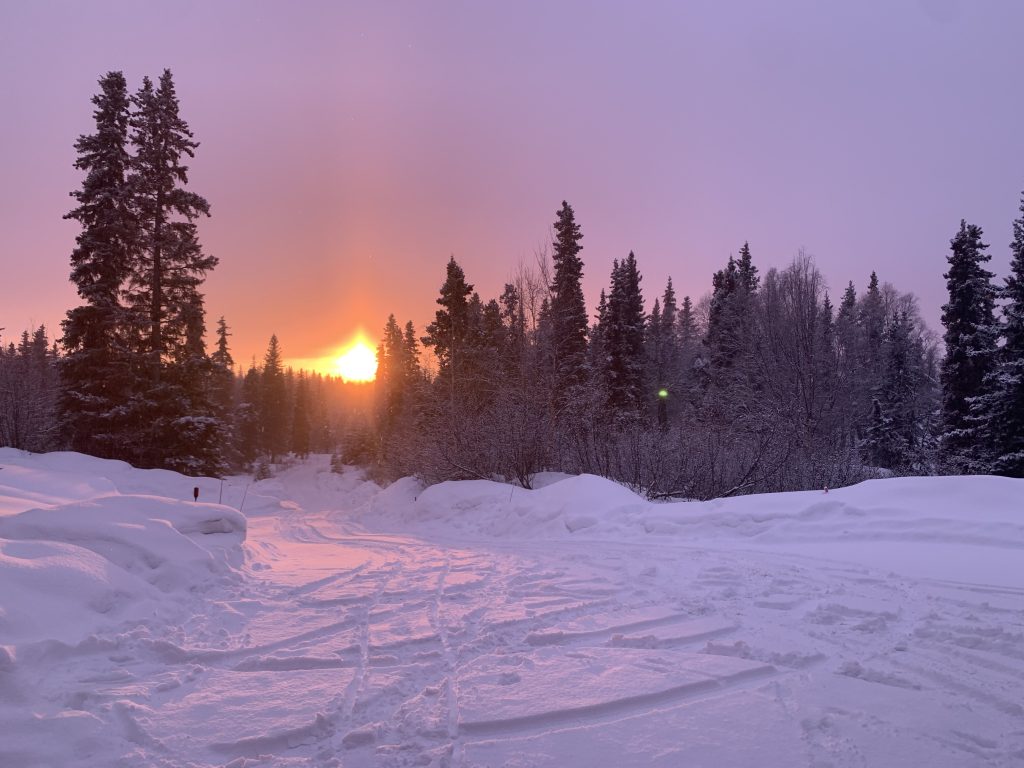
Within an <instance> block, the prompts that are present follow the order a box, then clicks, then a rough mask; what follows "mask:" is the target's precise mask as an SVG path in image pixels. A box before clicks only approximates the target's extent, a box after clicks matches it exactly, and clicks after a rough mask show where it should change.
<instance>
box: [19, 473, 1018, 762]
mask: <svg viewBox="0 0 1024 768" xmlns="http://www.w3.org/2000/svg"><path fill="white" fill-rule="evenodd" d="M322 469H323V467H321V466H319V465H305V466H300V467H296V468H294V469H292V470H289V471H287V472H285V473H283V475H282V477H281V478H280V482H277V483H275V484H272V486H271V490H270V491H267V492H268V493H277V494H279V495H280V497H281V498H282V499H284V500H286V503H285V505H284V508H283V509H279V510H278V514H262V515H256V516H251V517H250V520H249V531H248V538H247V543H246V549H247V562H246V565H245V571H246V574H247V575H246V578H244V579H243V580H241V581H240V582H238V583H234V584H228V585H224V586H220V587H217V588H216V589H214V590H212V591H211V592H210V593H208V594H207V596H206V599H205V601H204V602H203V610H202V611H193V612H192V613H191V614H189V615H186V616H185V618H184V619H183V620H182V621H181V622H180V624H177V625H175V624H171V623H168V624H167V625H166V626H165V627H163V628H162V629H161V628H158V627H156V626H146V625H140V626H137V627H136V628H134V629H133V630H131V631H128V632H123V631H114V630H111V631H110V632H108V633H102V632H101V633H100V634H99V635H97V636H96V638H95V639H92V640H89V641H86V642H85V643H82V644H79V645H77V646H73V647H72V646H61V645H57V644H49V645H43V646H40V647H36V648H34V649H33V651H32V653H34V654H36V656H35V657H34V658H32V659H31V660H29V659H26V658H24V657H22V658H19V659H18V664H17V665H16V667H15V669H14V674H16V676H17V677H16V685H13V686H8V687H7V688H4V687H3V685H2V684H0V697H2V696H3V695H4V693H5V691H7V695H9V696H13V695H17V696H21V697H22V699H23V701H24V702H26V703H27V704H28V706H29V708H30V709H32V711H33V712H43V713H45V714H49V715H50V716H54V717H56V716H58V715H59V714H60V713H65V715H66V718H67V721H66V723H65V724H64V726H63V727H64V728H65V734H67V735H68V737H69V738H79V739H80V742H81V747H80V749H79V751H78V753H77V754H78V755H79V756H80V758H81V759H80V762H79V763H78V764H82V765H110V764H112V763H111V762H110V760H109V757H110V756H112V755H116V756H117V757H119V758H120V761H119V762H118V763H117V764H118V765H125V766H175V767H178V766H219V765H228V766H232V768H242V767H243V766H247V767H248V766H288V765H302V766H307V765H308V766H414V765H424V766H426V765H435V766H446V765H451V766H501V765H507V766H534V765H551V766H575V765H578V766H593V765H609V766H628V765H636V766H648V765H651V766H684V765H685V766H715V767H716V768H720V767H726V768H727V767H728V766H750V765H768V766H822V767H823V766H833V767H834V768H848V767H849V768H852V767H853V766H896V765H905V766H920V765H928V766H950V767H952V766H956V767H957V768H963V767H964V766H1021V765H1024V707H1022V702H1024V588H1022V587H1021V586H986V585H982V584H970V583H953V582H942V581H936V580H926V579H921V578H912V577H908V576H899V575H896V574H895V573H891V572H882V571H877V570H873V569H871V568H868V567H865V566H862V565H856V564H843V563H839V562H834V561H828V560H816V559H812V558H808V557H806V556H804V555H802V554H793V553H791V552H781V551H763V550H761V551H755V550H752V549H744V548H742V547H741V546H740V545H738V544H737V543H736V542H732V543H730V544H728V545H724V544H723V545H722V546H710V545H708V544H706V543H704V544H702V545H700V546H685V545H682V544H680V543H678V541H666V540H665V539H664V538H661V539H658V538H653V537H652V538H650V539H649V540H644V541H637V540H626V541H610V540H597V539H589V540H588V539H586V538H582V537H571V538H561V539H557V540H548V541H544V540H523V539H518V540H515V541H512V540H495V539H493V538H492V539H487V538H483V537H475V538H474V537H470V536H466V535H442V534H443V532H442V533H441V534H439V533H438V532H436V531H435V532H433V533H425V534H424V535H423V536H421V537H417V536H412V535H390V534H379V533H377V534H375V533H369V532H366V531H365V529H363V528H362V527H360V526H358V525H356V524H354V523H353V522H352V520H353V519H355V518H359V519H365V514H366V513H368V512H370V513H372V508H373V504H374V502H375V495H374V494H375V493H376V491H375V490H374V489H372V487H371V486H369V485H368V484H364V483H361V482H360V481H359V480H358V479H357V478H356V476H355V475H354V474H350V475H346V476H345V477H344V478H338V477H337V476H333V475H330V474H329V473H326V472H323V471H322ZM360 509H361V510H362V512H363V514H361V515H357V514H354V512H355V511H358V510H360ZM1022 567H1024V566H1022ZM186 613H187V611H186ZM2 671H3V660H2V658H0V674H2ZM23 726H24V727H26V728H29V729H31V728H32V727H33V726H32V724H31V723H30V722H26V723H24V724H23ZM39 727H40V728H42V727H43V726H42V725H40V726H39ZM0 750H2V747H0ZM90 750H91V752H90ZM0 754H3V752H2V751H0ZM44 754H45V749H41V750H40V753H39V754H37V755H36V758H38V760H39V761H38V762H33V761H32V760H31V759H26V761H25V762H22V763H19V765H26V766H27V765H36V764H38V765H48V764H53V765H68V764H71V763H68V762H66V761H64V760H61V759H57V758H54V760H55V762H52V763H48V762H46V759H45V758H44V757H40V755H44ZM87 754H91V755H92V756H91V757H86V756H85V755H87Z"/></svg>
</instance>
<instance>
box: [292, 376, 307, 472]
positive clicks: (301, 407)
mask: <svg viewBox="0 0 1024 768" xmlns="http://www.w3.org/2000/svg"><path fill="white" fill-rule="evenodd" d="M309 444H310V426H309V389H308V386H307V383H306V376H305V374H303V373H302V372H300V373H299V377H298V381H296V383H295V408H294V410H293V411H292V441H291V450H292V453H294V454H295V455H296V456H298V457H299V458H303V459H304V458H306V457H307V456H308V455H309Z"/></svg>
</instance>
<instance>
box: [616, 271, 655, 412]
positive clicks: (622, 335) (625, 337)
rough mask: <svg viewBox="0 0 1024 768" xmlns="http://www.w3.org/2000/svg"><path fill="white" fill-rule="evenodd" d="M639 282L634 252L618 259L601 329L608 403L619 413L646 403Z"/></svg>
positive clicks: (642, 319) (642, 318)
mask: <svg viewBox="0 0 1024 768" xmlns="http://www.w3.org/2000/svg"><path fill="white" fill-rule="evenodd" d="M640 281H641V277H640V271H639V269H638V268H637V264H636V256H634V255H633V253H632V251H631V252H630V254H629V256H627V257H626V258H625V259H623V261H622V262H621V263H620V262H615V265H614V266H613V267H612V285H611V291H610V292H609V294H608V311H607V316H606V322H605V327H604V329H603V331H602V336H603V343H604V346H605V350H606V352H605V354H606V358H605V365H604V369H603V373H604V377H605V382H606V387H607V392H608V405H609V406H610V407H611V408H612V410H613V411H618V412H620V413H624V412H633V413H636V412H637V411H638V410H639V408H640V407H641V405H642V404H643V403H644V396H643V395H644V392H643V371H644V300H643V295H642V293H641V291H640ZM659 322H660V319H659Z"/></svg>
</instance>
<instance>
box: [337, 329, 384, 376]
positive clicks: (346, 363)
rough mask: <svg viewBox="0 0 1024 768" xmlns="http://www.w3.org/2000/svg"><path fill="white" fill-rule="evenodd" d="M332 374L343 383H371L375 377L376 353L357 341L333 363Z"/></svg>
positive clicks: (360, 341)
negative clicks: (339, 377)
mask: <svg viewBox="0 0 1024 768" xmlns="http://www.w3.org/2000/svg"><path fill="white" fill-rule="evenodd" d="M334 373H336V374H337V375H338V376H341V378H342V379H344V380H345V381H373V379H374V377H376V375H377V353H376V352H374V350H373V347H371V346H370V345H369V344H367V343H366V342H365V341H363V340H362V339H357V340H356V341H354V342H352V343H351V344H350V345H349V346H348V347H347V348H346V349H345V351H344V352H342V354H341V356H340V357H338V358H337V359H336V360H335V361H334Z"/></svg>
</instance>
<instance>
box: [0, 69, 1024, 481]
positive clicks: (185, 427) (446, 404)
mask: <svg viewBox="0 0 1024 768" xmlns="http://www.w3.org/2000/svg"><path fill="white" fill-rule="evenodd" d="M99 82H100V92H99V93H98V94H97V95H96V96H94V97H93V104H94V106H95V110H94V118H95V124H96V129H95V132H94V133H92V134H88V135H83V136H81V137H80V138H79V139H78V141H77V142H76V144H75V148H76V151H77V161H76V167H77V168H79V169H80V170H81V171H82V172H83V181H82V185H81V187H80V189H78V190H75V191H74V192H73V193H72V197H73V198H74V200H75V202H76V206H75V208H74V209H73V210H72V211H71V212H69V213H68V215H67V217H68V218H71V219H74V220H76V221H77V222H78V223H79V224H80V228H81V230H80V233H79V235H78V237H77V240H76V247H75V249H74V251H73V252H72V254H71V280H72V281H73V282H74V283H75V285H76V287H77V289H78V293H79V297H80V299H81V303H80V304H79V305H78V306H76V307H73V308H72V309H71V310H70V311H69V312H68V314H67V318H66V319H65V320H64V322H63V324H62V335H61V337H60V339H59V342H57V343H51V340H50V339H49V337H48V334H47V331H46V329H45V328H38V329H35V330H34V331H33V332H31V333H30V332H25V333H24V334H23V335H22V336H21V339H20V342H19V343H17V344H16V343H14V342H13V341H12V342H9V343H7V345H6V346H3V345H0V444H4V445H11V446H15V447H19V448H24V449H27V450H33V451H43V450H53V449H71V450H76V451H81V452H84V453H89V454H93V455H96V456H100V457H104V458H116V459H123V460H125V461H129V462H131V463H132V464H134V465H136V466H140V467H165V468H168V469H174V470H178V471H182V472H187V473H192V474H212V475H216V474H222V473H225V472H228V471H237V470H241V469H254V468H255V469H257V471H258V473H260V474H262V473H264V472H265V471H266V468H267V466H269V465H270V464H272V463H274V462H275V461H277V460H278V459H280V458H281V457H282V456H284V455H286V454H296V455H305V454H306V453H308V452H313V451H316V452H335V453H336V454H337V457H338V460H339V461H349V462H359V463H362V464H364V465H366V466H368V467H369V468H370V470H371V472H372V473H373V475H374V476H375V477H377V478H379V479H382V480H385V481H386V480H390V479H394V478H396V477H400V476H403V475H418V476H420V477H421V478H423V479H424V480H425V481H427V482H436V481H440V480H446V479H458V478H499V479H505V480H508V481H512V482H516V483H518V484H521V485H523V486H526V487H529V486H530V485H531V483H532V480H533V478H534V476H535V475H536V474H537V473H538V472H544V471H558V472H568V473H579V472H590V473H595V474H599V475H603V476H605V477H609V478H613V479H615V480H617V481H620V482H622V483H625V484H627V485H629V486H630V487H633V488H635V489H637V490H640V491H642V492H644V493H646V494H648V495H649V496H651V497H686V498H712V497H718V496H725V495H730V494H737V493H747V492H756V491H780V490H792V489H802V488H822V487H835V486H839V485H844V484H848V483H851V482H855V481H858V480H861V479H864V478H868V477H878V476H885V475H890V474H936V473H950V472H956V473H997V474H1004V475H1010V476H1015V477H1021V476H1024V198H1022V202H1021V216H1020V218H1019V219H1017V220H1015V221H1014V222H1013V226H1012V229H1013V236H1012V238H1013V239H1012V243H1011V246H1010V247H1011V263H1010V274H1009V275H1008V276H1006V277H1005V278H1004V279H1003V280H1001V281H998V280H997V279H996V277H995V275H993V274H992V273H991V272H990V271H988V270H987V269H986V268H985V264H986V263H987V262H988V260H989V258H990V256H989V253H988V245H987V244H985V243H984V242H982V232H981V229H980V228H979V227H977V226H975V225H971V224H968V223H966V222H961V224H960V228H959V230H958V231H957V232H956V233H955V235H954V237H953V239H952V240H951V246H950V252H949V254H948V255H947V258H946V262H947V271H946V273H945V278H946V283H947V287H948V290H949V300H948V302H947V303H946V304H945V306H944V307H943V314H942V323H943V327H944V335H943V336H942V338H941V339H940V338H939V337H937V336H935V335H934V334H933V333H932V332H931V331H929V330H928V328H927V327H926V326H925V324H924V322H923V321H922V319H921V317H920V314H919V311H918V306H917V302H916V300H915V298H914V296H913V294H911V293H903V292H900V291H899V290H897V289H896V288H894V287H893V286H892V285H889V284H888V283H883V282H881V281H880V280H879V278H878V276H877V275H876V274H875V273H874V272H872V273H871V274H870V275H869V276H865V278H866V281H865V283H864V285H863V287H858V286H856V285H854V283H853V282H850V283H849V284H848V285H847V286H846V288H845V289H844V290H843V291H842V292H841V293H839V294H837V295H830V294H829V293H828V291H827V289H826V283H825V280H824V278H823V276H822V275H821V274H820V272H819V271H818V269H817V268H816V267H815V264H814V262H813V259H812V258H810V257H809V256H807V255H804V254H800V255H799V256H797V257H796V258H795V259H794V260H793V262H792V263H791V264H789V265H788V266H786V267H785V268H781V269H779V268H770V269H767V270H763V268H762V267H760V266H758V264H757V263H756V260H755V258H754V255H753V253H752V250H751V248H750V247H749V245H748V244H746V243H744V244H743V246H742V247H741V248H740V249H739V250H738V252H737V255H736V256H735V257H729V258H728V260H727V261H725V263H724V264H723V265H722V267H721V269H719V270H718V271H717V272H715V274H714V275H713V276H712V281H711V286H710V292H709V293H707V294H705V295H703V296H701V297H699V298H698V299H697V300H696V301H694V300H693V299H691V297H690V296H689V295H684V296H682V298H680V297H679V296H678V295H677V292H676V288H675V286H674V285H673V284H672V281H671V280H669V281H668V282H667V284H666V285H665V286H663V287H662V286H658V287H657V288H654V289H648V288H646V287H645V286H644V285H643V279H642V274H641V269H640V264H639V262H638V260H637V258H636V257H635V255H634V254H633V253H629V254H628V255H626V256H625V257H624V258H622V259H621V260H616V261H615V262H613V265H612V269H611V273H610V275H609V279H608V287H607V289H606V290H604V291H602V293H601V296H600V300H599V302H598V305H597V307H596V312H595V313H594V314H593V315H591V314H590V313H588V309H587V306H586V303H585V301H584V296H583V291H582V287H581V278H582V275H583V269H584V262H583V259H582V255H581V254H582V253H583V250H584V249H583V232H582V229H581V226H580V224H579V223H578V222H577V221H576V216H575V212H574V211H573V209H572V207H571V206H570V205H569V204H568V203H567V202H563V203H562V206H561V208H560V209H559V210H558V212H557V214H556V219H555V222H554V227H553V237H552V243H551V248H550V250H547V249H545V250H544V251H542V252H540V253H538V254H537V258H536V259H535V260H534V262H533V263H529V264H521V265H520V266H519V267H518V268H517V270H516V271H515V273H514V275H513V276H512V278H511V279H510V280H509V282H508V283H507V284H505V286H504V289H503V291H502V292H501V295H500V296H498V297H495V298H490V299H487V300H485V299H483V298H481V297H480V295H479V293H478V292H477V291H475V290H474V286H473V285H472V284H471V283H470V282H469V281H468V278H467V276H466V274H465V273H464V271H463V269H462V267H461V266H460V265H459V264H458V262H457V261H456V260H455V258H454V257H452V258H451V259H450V260H449V261H448V263H447V266H446V268H445V274H444V280H443V283H442V285H441V289H440V294H439V297H438V299H437V304H438V309H437V311H436V314H435V317H434V320H433V321H432V322H431V323H429V324H428V325H427V326H426V328H424V329H422V332H421V333H418V332H417V330H416V328H415V327H414V326H413V324H412V323H411V322H407V323H405V324H404V325H400V324H399V323H398V322H397V321H396V319H395V316H394V315H392V316H391V317H390V318H389V319H388V321H387V323H386V325H385V327H384V335H383V339H382V341H381V343H380V346H379V347H378V351H377V357H378V363H379V368H378V374H377V380H376V382H375V383H374V384H373V385H354V384H343V383H342V382H340V381H339V380H336V379H331V378H325V377H323V376H319V375H315V374H306V373H304V372H298V373H296V372H294V371H292V370H290V369H287V368H286V367H285V366H284V364H283V360H282V354H281V348H280V345H279V343H278V339H277V337H276V336H274V337H272V338H271V340H270V344H269V346H268V349H267V352H266V355H265V356H264V358H263V360H262V361H261V363H260V364H257V362H256V361H255V360H253V361H252V363H251V364H250V366H249V367H248V370H247V371H246V372H245V373H244V374H243V373H242V371H241V370H240V369H238V368H237V367H236V364H235V361H234V359H233V358H232V355H231V352H230V347H229V336H230V332H229V329H228V326H227V323H226V322H225V320H224V318H223V317H222V318H220V320H219V321H218V323H217V327H216V331H215V336H216V341H215V343H214V345H213V351H212V352H211V351H208V350H207V347H206V341H205V339H206V310H205V306H204V297H203V294H202V292H201V290H200V289H201V286H202V283H203V280H204V278H205V275H206V274H207V273H208V272H209V271H210V270H211V269H213V268H214V267H215V266H216V264H217V259H216V258H215V257H213V256H211V255H209V254H207V253H205V251H204V250H203V248H202V246H201V245H200V242H199V238H198V227H197V221H198V220H199V219H200V218H201V217H204V216H207V215H209V210H210V208H209V204H208V203H207V201H206V200H205V199H204V198H202V197H201V196H199V195H197V194H196V193H194V192H192V191H190V190H189V189H188V188H187V187H188V167H187V165H186V163H187V162H188V161H189V159H191V158H192V157H194V150H195V149H196V148H197V147H198V143H197V142H196V141H195V140H194V138H193V136H192V133H191V131H190V130H189V128H188V125H187V123H186V122H185V121H184V120H183V119H182V118H181V117H180V116H179V104H178V99H177V95H176V93H175V89H174V83H173V79H172V76H171V73H170V71H166V70H165V71H164V73H163V74H162V76H161V77H160V78H159V80H158V82H157V83H156V84H154V83H153V82H152V81H150V80H149V78H144V79H143V81H142V85H141V87H140V88H139V89H138V90H137V91H136V92H135V93H134V94H129V91H128V86H127V82H126V81H125V78H124V76H123V75H122V74H121V73H120V72H111V73H108V74H107V75H105V76H104V77H103V78H101V79H100V81H99ZM937 261H938V255H937ZM427 361H429V363H428V362H427Z"/></svg>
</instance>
